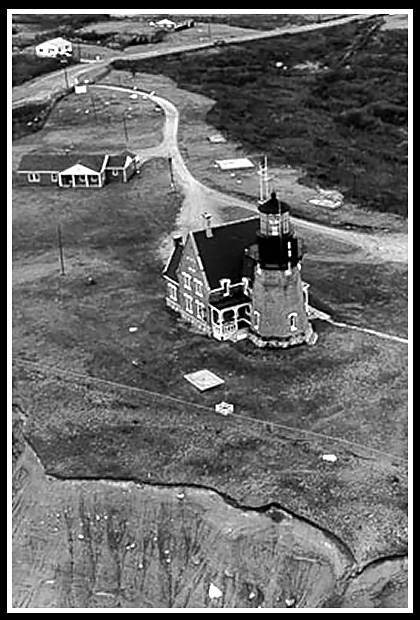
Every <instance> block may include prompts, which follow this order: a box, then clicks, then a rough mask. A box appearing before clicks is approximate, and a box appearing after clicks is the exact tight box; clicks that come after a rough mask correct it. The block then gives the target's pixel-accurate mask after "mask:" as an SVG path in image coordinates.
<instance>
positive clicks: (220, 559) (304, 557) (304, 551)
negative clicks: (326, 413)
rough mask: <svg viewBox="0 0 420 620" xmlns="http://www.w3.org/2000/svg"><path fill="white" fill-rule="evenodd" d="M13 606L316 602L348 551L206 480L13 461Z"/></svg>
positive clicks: (327, 591) (30, 454) (27, 458)
mask: <svg viewBox="0 0 420 620" xmlns="http://www.w3.org/2000/svg"><path fill="white" fill-rule="evenodd" d="M15 482H16V485H15V490H16V492H15V497H14V506H13V508H14V554H13V567H14V570H13V574H14V606H16V607H158V608H171V607H181V608H188V607H198V608H206V607H231V608H238V607H239V608H240V607H251V608H252V607H286V606H287V605H289V606H295V605H299V606H301V607H319V606H322V605H323V604H324V603H325V602H326V601H327V600H328V598H329V597H330V596H331V595H332V593H333V592H334V591H335V588H336V583H337V580H339V579H340V578H341V577H342V576H343V575H344V573H345V571H346V569H347V568H348V566H349V558H347V557H346V556H345V554H344V553H343V552H342V551H341V550H340V549H338V548H337V546H336V545H335V544H334V542H333V541H332V540H331V539H330V538H329V537H328V536H327V535H325V534H324V533H322V532H321V531H319V530H318V529H317V528H315V527H312V526H310V525H308V524H306V523H304V522H301V521H299V520H297V519H295V518H293V517H291V516H290V515H288V514H287V513H286V512H283V511H280V510H276V511H273V510H271V511H269V512H267V513H266V514H262V513H259V512H257V511H254V510H241V509H238V508H235V507H233V506H232V505H230V504H229V503H228V502H226V501H224V500H223V499H222V498H221V497H220V496H219V495H218V494H217V493H215V492H213V491H209V490H203V489H194V488H193V489H191V488H190V489H188V488H180V487H178V488H177V487H170V488H168V487H166V488H165V487H153V486H142V485H138V484H136V483H134V482H120V483H118V482H110V481H103V480H102V481H70V480H58V479H56V478H53V477H50V476H46V475H45V473H44V470H43V467H42V465H41V463H40V461H39V460H38V458H37V456H36V455H35V453H34V451H33V450H32V449H31V448H30V447H29V446H26V447H25V448H24V450H23V452H22V453H21V455H20V456H19V458H18V461H17V464H16V467H15Z"/></svg>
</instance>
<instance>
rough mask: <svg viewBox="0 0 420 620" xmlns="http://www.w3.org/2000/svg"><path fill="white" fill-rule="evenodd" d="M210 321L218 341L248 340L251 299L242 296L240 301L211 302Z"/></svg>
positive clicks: (223, 300)
mask: <svg viewBox="0 0 420 620" xmlns="http://www.w3.org/2000/svg"><path fill="white" fill-rule="evenodd" d="M209 307H210V321H211V329H212V334H213V336H214V338H216V339H217V340H241V339H242V338H246V337H247V334H248V328H249V326H250V317H251V299H250V298H249V297H248V296H247V295H242V296H241V298H239V299H232V298H223V299H221V300H218V301H213V302H210V304H209Z"/></svg>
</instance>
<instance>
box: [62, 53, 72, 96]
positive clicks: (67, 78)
mask: <svg viewBox="0 0 420 620" xmlns="http://www.w3.org/2000/svg"><path fill="white" fill-rule="evenodd" d="M60 62H61V64H62V65H63V71H64V79H65V81H66V89H67V90H68V89H69V88H70V84H69V76H68V75H67V60H64V58H63V59H62V60H61V61H60Z"/></svg>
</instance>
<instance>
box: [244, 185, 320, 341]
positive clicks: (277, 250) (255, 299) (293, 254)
mask: <svg viewBox="0 0 420 620" xmlns="http://www.w3.org/2000/svg"><path fill="white" fill-rule="evenodd" d="M258 210H259V213H260V218H259V229H258V231H257V239H256V244H255V245H254V246H253V247H252V248H250V250H251V251H250V252H249V258H250V259H251V260H252V263H253V278H252V280H253V283H252V305H251V317H250V318H251V324H250V334H249V338H250V339H251V340H252V341H253V342H254V343H255V344H256V345H257V346H259V347H266V346H268V347H280V348H287V347H291V346H294V345H298V344H304V343H306V344H315V342H316V339H317V336H316V334H315V332H314V331H313V329H312V325H311V323H310V321H309V319H308V316H307V297H306V295H307V290H306V289H305V286H304V284H303V283H302V279H301V261H302V256H303V250H302V242H301V239H300V238H298V237H297V236H296V235H295V233H294V231H293V227H292V224H291V221H290V207H289V205H288V204H287V203H285V202H282V201H279V200H278V199H277V196H276V193H275V192H272V194H271V197H270V198H269V200H267V201H265V202H262V203H260V204H259V206H258Z"/></svg>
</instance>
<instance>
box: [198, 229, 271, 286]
mask: <svg viewBox="0 0 420 620" xmlns="http://www.w3.org/2000/svg"><path fill="white" fill-rule="evenodd" d="M259 222H260V220H259V217H253V218H250V219H246V220H239V221H237V222H230V223H229V224H223V225H222V226H215V227H213V228H212V232H213V236H212V237H207V235H206V231H205V230H199V231H196V232H193V233H192V235H193V237H194V240H195V243H196V246H197V250H198V253H199V255H200V258H201V262H202V264H203V268H204V271H205V273H206V275H207V279H208V282H209V284H210V288H211V289H216V288H219V287H220V280H221V279H222V278H229V279H230V280H231V283H232V284H236V283H239V282H240V281H241V279H242V276H243V275H244V273H243V266H244V250H245V248H247V247H248V246H250V245H252V244H253V243H255V241H256V235H257V231H258V229H259Z"/></svg>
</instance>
